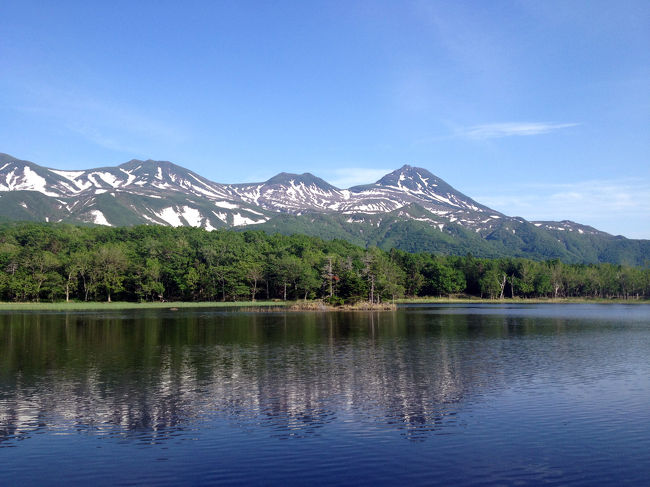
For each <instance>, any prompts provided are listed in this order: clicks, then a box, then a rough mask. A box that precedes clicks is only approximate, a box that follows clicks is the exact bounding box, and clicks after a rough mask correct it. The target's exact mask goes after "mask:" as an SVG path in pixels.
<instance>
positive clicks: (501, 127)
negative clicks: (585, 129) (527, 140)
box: [457, 122, 580, 140]
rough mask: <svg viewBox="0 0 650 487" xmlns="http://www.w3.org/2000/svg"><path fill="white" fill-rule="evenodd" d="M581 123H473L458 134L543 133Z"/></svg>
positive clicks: (482, 136) (487, 136) (481, 136)
mask: <svg viewBox="0 0 650 487" xmlns="http://www.w3.org/2000/svg"><path fill="white" fill-rule="evenodd" d="M578 125H580V124H579V123H552V122H504V123H487V124H482V125H473V126H471V127H467V128H465V129H461V130H460V131H459V132H458V133H457V135H459V136H462V137H467V138H470V139H477V140H482V139H495V138H501V137H513V136H527V135H542V134H547V133H549V132H553V131H556V130H560V129H565V128H569V127H576V126H578Z"/></svg>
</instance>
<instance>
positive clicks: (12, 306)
mask: <svg viewBox="0 0 650 487" xmlns="http://www.w3.org/2000/svg"><path fill="white" fill-rule="evenodd" d="M286 305H287V303H284V302H277V301H235V302H222V301H207V302H183V301H176V302H165V303H160V302H155V303H151V302H145V303H131V302H126V301H117V302H113V303H106V302H93V301H86V302H83V301H80V302H73V301H71V302H69V303H66V302H55V303H43V302H40V303H34V302H27V303H0V311H19V310H20V311H84V310H86V311H103V310H107V311H108V310H120V309H171V308H177V309H181V308H252V307H271V306H275V307H278V306H280V307H284V306H286Z"/></svg>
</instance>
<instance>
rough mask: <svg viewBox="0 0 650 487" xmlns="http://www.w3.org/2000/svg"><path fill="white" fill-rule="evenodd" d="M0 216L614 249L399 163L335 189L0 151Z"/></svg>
mask: <svg viewBox="0 0 650 487" xmlns="http://www.w3.org/2000/svg"><path fill="white" fill-rule="evenodd" d="M0 218H2V219H4V220H31V221H45V222H71V223H90V224H98V225H110V226H124V225H134V224H157V225H171V226H193V227H202V228H205V229H207V230H213V229H217V228H228V227H244V228H248V227H250V226H254V228H261V229H264V230H267V231H280V232H283V233H294V232H300V233H306V234H311V235H318V236H322V237H325V238H346V239H348V240H352V241H354V242H357V243H361V244H366V245H379V246H384V247H389V246H393V247H397V248H402V249H405V250H431V251H439V252H444V253H466V252H468V251H471V252H472V253H474V254H475V255H485V256H497V255H513V256H517V255H519V256H534V257H535V258H556V257H557V258H566V259H569V260H570V259H573V260H576V261H580V259H582V260H586V261H597V260H599V259H600V258H601V257H599V256H600V255H601V254H603V253H605V254H607V255H610V254H611V255H617V254H616V252H617V250H612V249H611V247H608V245H610V243H611V242H614V240H612V239H619V240H620V239H622V237H612V236H611V235H608V234H606V233H604V232H600V231H598V230H596V229H594V228H592V227H588V226H585V225H580V224H577V223H574V222H570V221H566V220H565V221H561V222H546V221H544V222H527V221H526V220H524V219H522V218H519V217H509V216H506V215H504V214H502V213H500V212H498V211H495V210H492V209H491V208H488V207H487V206H484V205H482V204H480V203H478V202H476V201H474V200H473V199H472V198H470V197H468V196H466V195H464V194H463V193H461V192H459V191H457V190H456V189H454V188H453V187H452V186H450V185H449V184H447V183H446V182H445V181H443V180H442V179H440V178H438V177H437V176H435V175H434V174H432V173H430V172H429V171H427V170H426V169H423V168H418V167H412V166H409V165H405V166H402V167H401V168H399V169H397V170H395V171H393V172H391V173H389V174H387V175H385V176H384V177H382V178H381V179H379V180H378V181H376V182H375V183H373V184H368V185H364V186H355V187H352V188H349V189H339V188H336V187H335V186H333V185H331V184H329V183H327V182H326V181H324V180H322V179H320V178H318V177H316V176H314V175H312V174H309V173H305V174H288V173H280V174H278V175H277V176H274V177H272V178H271V179H269V180H268V181H265V182H261V183H243V184H220V183H216V182H213V181H210V180H208V179H206V178H204V177H202V176H200V175H198V174H196V173H194V172H192V171H189V170H187V169H185V168H183V167H180V166H177V165H175V164H172V163H171V162H166V161H151V160H148V161H138V160H132V161H129V162H126V163H124V164H121V165H119V166H116V167H100V168H96V169H87V170H76V171H70V170H59V169H52V168H47V167H43V166H39V165H37V164H34V163H32V162H29V161H22V160H19V159H16V158H15V157H12V156H9V155H7V154H0ZM603 239H604V240H603ZM623 241H624V242H628V243H629V242H645V241H633V240H627V239H623ZM603 242H605V244H603ZM621 245H623V244H621ZM625 245H628V244H625ZM634 245H636V244H634ZM639 245H641V244H639ZM643 245H645V244H643ZM628 247H629V245H628ZM643 249H644V250H639V252H640V257H639V258H640V259H642V258H643V255H644V254H643V252H646V250H645V247H643ZM614 260H615V259H614Z"/></svg>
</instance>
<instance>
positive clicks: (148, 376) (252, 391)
mask: <svg viewBox="0 0 650 487" xmlns="http://www.w3.org/2000/svg"><path fill="white" fill-rule="evenodd" d="M504 320H505V321H504ZM560 321H561V320H558V323H556V324H555V325H554V326H551V327H546V328H544V329H545V330H546V329H549V330H551V331H549V332H552V330H553V329H555V330H557V327H561V326H562V323H560ZM512 325H513V323H508V322H507V319H506V318H504V317H503V316H480V315H474V316H472V315H463V314H439V315H432V314H425V313H417V312H407V311H397V312H387V313H362V312H355V313H320V314H318V313H285V312H272V313H253V312H250V313H248V312H241V311H238V312H229V311H224V310H218V311H212V310H198V311H197V310H188V311H180V312H171V311H160V310H149V311H125V312H97V313H87V312H86V313H81V312H80V313H27V312H25V313H18V314H15V313H14V314H0V446H3V445H4V446H16V444H17V443H16V440H17V439H25V438H28V437H30V436H32V435H33V434H34V433H36V432H37V431H38V430H41V429H60V430H62V431H64V432H70V431H78V432H87V433H88V434H94V435H107V436H111V437H114V436H118V437H125V438H127V439H130V440H135V441H142V442H147V443H151V442H161V441H166V440H168V439H170V438H174V437H175V436H177V435H179V434H190V435H191V432H192V431H193V430H197V429H200V428H201V425H202V424H204V422H206V421H208V422H209V421H222V422H226V424H232V425H235V426H238V427H242V428H258V427H263V428H268V431H269V435H271V436H278V437H282V438H285V437H301V436H305V435H318V434H319V431H320V430H321V429H322V428H323V427H325V426H326V425H328V424H330V423H333V422H338V423H341V424H344V425H346V427H349V428H362V427H363V426H364V425H366V426H367V425H369V424H372V425H373V427H385V428H397V429H399V430H401V431H402V433H403V434H404V436H405V437H407V438H409V439H412V440H423V439H426V438H427V437H428V436H429V435H430V434H432V433H435V432H444V429H445V428H446V427H449V426H458V424H457V419H456V413H457V411H458V410H459V408H461V407H463V405H464V404H466V403H468V402H471V401H472V400H473V397H480V395H481V394H483V393H488V392H490V391H494V390H495V389H499V388H501V387H502V386H503V384H504V383H505V382H506V380H512V379H513V378H515V379H516V377H513V374H514V372H513V371H516V370H517V364H516V363H514V364H513V363H508V364H506V363H505V362H504V361H503V360H500V359H499V357H500V356H501V353H502V352H503V350H502V347H504V346H505V345H504V343H505V342H504V341H503V340H502V338H503V337H504V336H509V337H512V336H513V335H517V334H525V333H527V332H529V331H531V330H533V332H534V333H540V330H539V327H537V328H536V326H537V325H535V324H533V323H532V322H531V323H528V324H527V323H526V320H525V319H523V320H518V321H517V322H516V325H517V326H512ZM513 357H515V361H516V360H517V359H516V355H514V356H513ZM519 359H520V360H525V358H524V357H523V356H521V357H519ZM511 360H512V357H511ZM508 376H510V377H508Z"/></svg>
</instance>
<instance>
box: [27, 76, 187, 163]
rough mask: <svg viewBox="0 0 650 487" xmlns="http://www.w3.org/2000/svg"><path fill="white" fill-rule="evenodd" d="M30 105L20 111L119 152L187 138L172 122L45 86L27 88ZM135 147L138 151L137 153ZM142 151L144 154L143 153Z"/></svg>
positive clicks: (107, 99) (166, 143)
mask: <svg viewBox="0 0 650 487" xmlns="http://www.w3.org/2000/svg"><path fill="white" fill-rule="evenodd" d="M26 90H27V91H28V93H29V95H30V100H31V103H30V104H27V105H23V106H21V107H20V108H19V109H20V110H22V111H26V112H32V113H35V114H38V115H40V116H41V117H44V118H48V119H50V120H52V121H54V122H56V123H57V125H58V126H59V127H63V128H65V129H66V130H69V131H70V132H74V133H76V134H78V135H80V136H82V137H83V138H85V139H86V140H88V141H90V142H92V143H94V144H97V145H99V146H102V147H106V148H109V149H112V150H117V151H121V152H131V153H138V152H147V149H148V148H149V147H150V146H152V145H163V144H164V145H168V144H178V143H181V142H183V141H184V140H186V139H187V134H186V133H185V131H184V130H182V129H180V127H178V126H176V124H175V123H174V122H170V121H169V120H164V119H165V118H167V119H168V118H169V117H163V116H159V115H158V114H155V113H151V112H147V111H144V110H142V109H139V108H135V107H133V106H129V105H128V104H125V103H122V102H120V101H118V100H115V99H109V98H106V97H98V96H93V95H90V94H87V93H80V92H77V91H70V90H63V89H56V88H53V87H50V86H45V85H34V86H30V87H28V88H26ZM137 147H140V149H139V150H138V149H137ZM143 149H144V150H143Z"/></svg>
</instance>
